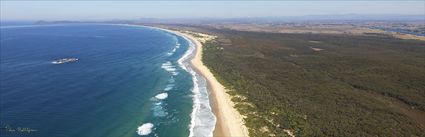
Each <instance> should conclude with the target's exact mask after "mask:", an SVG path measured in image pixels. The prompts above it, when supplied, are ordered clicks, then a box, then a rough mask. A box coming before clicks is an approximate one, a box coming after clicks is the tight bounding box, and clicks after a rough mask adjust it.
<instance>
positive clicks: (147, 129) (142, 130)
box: [137, 123, 153, 136]
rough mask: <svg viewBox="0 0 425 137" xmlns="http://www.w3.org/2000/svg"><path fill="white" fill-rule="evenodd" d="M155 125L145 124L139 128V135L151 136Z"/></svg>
mask: <svg viewBox="0 0 425 137" xmlns="http://www.w3.org/2000/svg"><path fill="white" fill-rule="evenodd" d="M152 128H153V124H152V123H145V124H143V125H141V126H140V127H138V128H137V134H139V135H141V136H144V135H149V134H150V133H151V132H152Z"/></svg>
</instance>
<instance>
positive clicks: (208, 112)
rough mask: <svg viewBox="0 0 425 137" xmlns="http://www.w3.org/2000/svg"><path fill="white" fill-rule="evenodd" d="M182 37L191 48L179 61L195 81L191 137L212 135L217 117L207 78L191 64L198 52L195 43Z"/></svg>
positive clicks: (190, 128)
mask: <svg viewBox="0 0 425 137" xmlns="http://www.w3.org/2000/svg"><path fill="white" fill-rule="evenodd" d="M182 37H183V38H184V39H185V40H186V41H188V42H189V49H188V50H187V51H186V53H185V54H184V55H183V56H182V57H181V58H180V59H179V60H178V61H177V62H178V64H179V66H180V67H181V68H183V69H184V70H186V71H187V72H189V73H190V74H191V75H192V81H193V89H192V93H193V110H192V113H191V122H190V126H189V131H190V133H189V137H194V136H195V137H197V136H209V137H211V136H212V135H213V134H212V133H213V131H214V128H215V123H216V117H215V116H214V114H213V112H212V109H211V106H210V102H209V97H208V96H209V93H208V91H207V82H206V80H205V78H204V77H202V76H201V75H199V74H198V73H196V71H194V70H193V69H192V68H191V65H190V64H189V61H190V59H191V58H193V56H194V54H195V53H196V48H195V45H194V44H193V43H192V41H191V40H189V39H187V38H186V37H184V36H182Z"/></svg>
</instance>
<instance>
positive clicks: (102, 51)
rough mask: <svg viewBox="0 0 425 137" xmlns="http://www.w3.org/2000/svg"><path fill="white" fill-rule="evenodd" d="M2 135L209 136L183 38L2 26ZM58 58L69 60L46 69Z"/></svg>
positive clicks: (112, 29) (144, 30)
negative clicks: (72, 60) (70, 59)
mask: <svg viewBox="0 0 425 137" xmlns="http://www.w3.org/2000/svg"><path fill="white" fill-rule="evenodd" d="M0 36H1V39H0V40H1V42H0V44H1V65H0V74H1V75H0V76H1V77H0V80H1V81H0V82H1V83H0V84H1V86H0V91H1V92H0V93H1V98H0V99H1V100H0V101H1V109H0V116H1V117H0V118H1V127H2V129H1V136H25V137H27V136H31V137H137V136H152V137H185V136H211V135H212V131H213V130H214V125H215V117H214V115H213V114H212V112H211V107H210V104H209V98H208V96H209V94H208V92H207V88H206V82H205V79H204V78H203V77H201V76H200V75H198V74H197V73H196V72H195V71H193V70H192V68H191V67H190V64H189V62H188V61H189V59H190V58H191V56H192V55H193V54H192V53H193V52H194V51H195V48H194V46H193V44H191V42H190V41H188V40H187V39H186V38H183V37H181V36H177V35H175V34H172V33H169V32H166V31H163V30H159V29H155V28H149V27H141V26H131V25H110V24H57V25H2V26H1V35H0ZM62 58H78V59H79V60H78V61H76V62H68V63H63V64H53V63H52V61H54V60H58V59H62Z"/></svg>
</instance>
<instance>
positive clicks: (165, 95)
mask: <svg viewBox="0 0 425 137" xmlns="http://www.w3.org/2000/svg"><path fill="white" fill-rule="evenodd" d="M167 97H168V94H167V93H160V94H158V95H156V96H155V98H156V99H160V100H163V99H166V98H167Z"/></svg>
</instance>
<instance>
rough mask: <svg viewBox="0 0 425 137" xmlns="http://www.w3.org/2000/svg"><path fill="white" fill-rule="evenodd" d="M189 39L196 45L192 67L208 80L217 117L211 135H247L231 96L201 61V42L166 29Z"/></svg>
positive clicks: (233, 136) (220, 136)
mask: <svg viewBox="0 0 425 137" xmlns="http://www.w3.org/2000/svg"><path fill="white" fill-rule="evenodd" d="M168 31H170V32H172V33H175V34H177V35H181V36H183V37H186V38H187V39H189V40H191V41H192V43H193V44H195V46H196V53H195V54H196V55H195V56H194V58H193V59H192V60H191V64H192V66H193V68H194V69H196V71H197V72H198V73H200V74H201V75H203V76H204V77H205V79H206V80H207V81H208V89H209V91H210V93H211V96H210V97H211V98H210V100H211V104H212V105H213V106H212V108H213V112H214V114H215V116H216V117H217V123H216V126H215V130H214V133H213V135H214V136H215V137H247V136H248V129H247V128H246V126H245V125H244V121H243V117H242V115H240V113H239V112H238V111H237V110H236V109H235V108H234V103H233V102H232V101H231V97H230V95H229V94H227V93H226V89H225V87H224V86H223V85H221V84H220V83H219V82H218V81H217V79H216V78H215V77H214V75H213V74H212V73H211V71H210V70H209V69H208V68H207V67H206V66H205V65H204V64H203V62H202V43H201V42H200V41H198V40H197V39H196V38H194V37H193V36H192V35H190V34H186V33H181V32H178V31H172V30H168Z"/></svg>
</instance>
